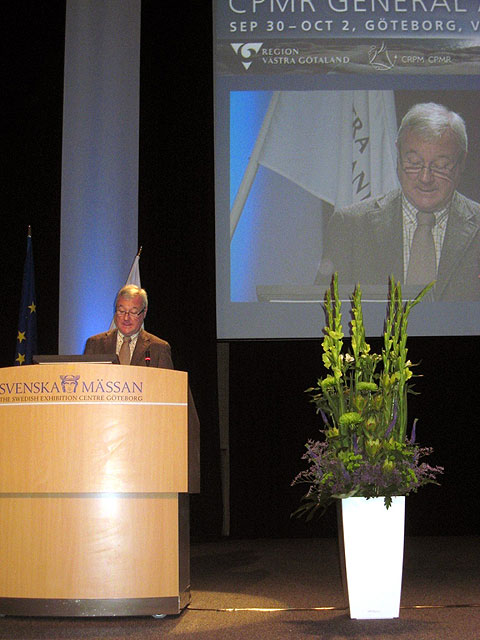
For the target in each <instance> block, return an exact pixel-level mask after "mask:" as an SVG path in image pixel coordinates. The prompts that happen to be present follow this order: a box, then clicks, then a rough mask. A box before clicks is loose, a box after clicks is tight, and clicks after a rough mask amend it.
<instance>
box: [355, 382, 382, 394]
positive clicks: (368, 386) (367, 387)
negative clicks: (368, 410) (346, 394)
mask: <svg viewBox="0 0 480 640" xmlns="http://www.w3.org/2000/svg"><path fill="white" fill-rule="evenodd" d="M377 389H378V385H377V384H375V382H359V383H358V384H357V391H359V392H360V393H367V392H369V391H377Z"/></svg>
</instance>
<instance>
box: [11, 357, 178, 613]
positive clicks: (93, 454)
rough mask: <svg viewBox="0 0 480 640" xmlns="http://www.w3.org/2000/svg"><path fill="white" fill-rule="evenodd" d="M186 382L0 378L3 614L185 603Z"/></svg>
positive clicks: (46, 369) (89, 376)
mask: <svg viewBox="0 0 480 640" xmlns="http://www.w3.org/2000/svg"><path fill="white" fill-rule="evenodd" d="M187 395H188V383H187V374H186V373H185V372H182V371H172V370H167V369H156V368H152V369H150V368H147V367H133V366H130V367H121V366H115V365H109V364H85V363H79V364H50V365H30V366H24V367H9V368H5V369H0V540H1V542H0V614H9V615H35V616H39V615H48V616H112V615H122V616H123V615H157V614H177V613H180V611H181V610H182V609H183V608H184V607H185V606H186V605H187V604H188V602H189V600H190V557H189V513H188V490H189V482H188V477H189V474H188V467H189V459H188V457H189V455H188V426H187Z"/></svg>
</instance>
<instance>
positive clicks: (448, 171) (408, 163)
mask: <svg viewBox="0 0 480 640" xmlns="http://www.w3.org/2000/svg"><path fill="white" fill-rule="evenodd" d="M462 158H463V155H461V156H459V158H458V160H457V161H456V162H445V161H437V162H435V161H433V162H428V163H425V162H421V161H420V160H418V161H416V160H402V158H401V157H400V156H399V158H398V159H399V163H400V166H401V167H402V171H404V172H405V173H409V174H412V175H414V174H418V173H420V172H421V171H423V170H424V169H428V171H430V173H432V174H433V175H434V176H438V177H439V178H446V179H451V178H452V177H453V175H454V174H455V171H456V169H457V167H458V165H459V164H460V161H461V160H462Z"/></svg>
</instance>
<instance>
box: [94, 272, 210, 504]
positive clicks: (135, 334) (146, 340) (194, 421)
mask: <svg viewBox="0 0 480 640" xmlns="http://www.w3.org/2000/svg"><path fill="white" fill-rule="evenodd" d="M147 309H148V297H147V292H146V291H145V289H141V288H140V287H137V286H136V285H134V284H127V285H125V286H124V287H122V288H121V289H120V291H119V292H118V293H117V297H116V298H115V315H114V322H115V327H116V328H115V329H111V330H109V331H104V332H103V333H99V334H97V335H95V336H91V337H90V338H88V340H87V342H86V345H85V350H84V353H85V354H86V355H88V354H96V353H101V354H105V353H116V354H117V355H118V359H119V361H120V364H124V365H137V366H146V367H148V366H151V367H158V368H160V369H173V368H174V367H173V362H172V354H171V349H170V345H169V344H168V342H166V341H165V340H162V339H161V338H157V336H154V335H153V334H151V333H148V332H147V331H145V329H144V328H143V321H144V320H145V316H146V315H147ZM199 443H200V421H199V419H198V414H197V409H196V407H195V402H194V400H193V396H192V392H191V390H190V385H189V388H188V447H189V454H188V455H189V487H190V492H191V493H198V492H199V491H200V444H199Z"/></svg>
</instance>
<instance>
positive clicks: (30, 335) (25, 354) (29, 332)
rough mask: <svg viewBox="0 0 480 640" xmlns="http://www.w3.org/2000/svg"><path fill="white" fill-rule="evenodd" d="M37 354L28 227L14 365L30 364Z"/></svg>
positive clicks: (30, 239)
mask: <svg viewBox="0 0 480 640" xmlns="http://www.w3.org/2000/svg"><path fill="white" fill-rule="evenodd" d="M36 352H37V303H36V298H35V273H34V270H33V248H32V232H31V228H30V227H28V236H27V255H26V258H25V265H24V267H23V284H22V299H21V301H20V312H19V314H18V334H17V347H16V353H15V364H16V365H21V364H32V355H34V354H35V353H36Z"/></svg>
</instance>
